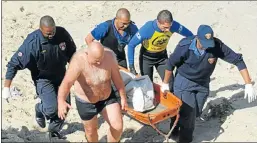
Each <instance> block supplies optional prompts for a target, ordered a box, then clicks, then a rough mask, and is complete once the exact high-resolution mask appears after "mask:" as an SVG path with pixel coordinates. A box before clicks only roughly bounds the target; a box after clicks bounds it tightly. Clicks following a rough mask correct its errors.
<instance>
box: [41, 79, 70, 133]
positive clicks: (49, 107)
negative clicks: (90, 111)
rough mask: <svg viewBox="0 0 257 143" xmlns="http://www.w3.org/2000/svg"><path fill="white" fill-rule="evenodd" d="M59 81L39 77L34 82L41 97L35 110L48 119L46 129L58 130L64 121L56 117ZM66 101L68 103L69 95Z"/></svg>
mask: <svg viewBox="0 0 257 143" xmlns="http://www.w3.org/2000/svg"><path fill="white" fill-rule="evenodd" d="M60 83H61V82H60V81H57V82H54V81H53V80H51V81H50V80H48V79H39V80H37V83H36V91H37V94H38V96H39V98H40V99H41V103H38V104H37V105H36V110H37V111H39V112H41V113H42V114H43V115H44V116H45V117H46V119H47V120H50V123H49V126H48V131H57V132H59V131H60V130H61V128H62V126H63V123H64V120H61V119H60V118H59V117H58V104H57V95H58V88H59V85H60ZM66 102H67V103H69V104H70V95H69V96H68V97H67V100H66Z"/></svg>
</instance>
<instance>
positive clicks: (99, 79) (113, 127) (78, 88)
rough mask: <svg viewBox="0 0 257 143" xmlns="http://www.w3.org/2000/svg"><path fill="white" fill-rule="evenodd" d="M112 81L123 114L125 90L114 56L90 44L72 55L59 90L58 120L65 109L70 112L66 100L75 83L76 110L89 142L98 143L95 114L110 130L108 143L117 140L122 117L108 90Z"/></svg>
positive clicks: (63, 114) (114, 98)
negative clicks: (119, 98) (103, 120)
mask: <svg viewBox="0 0 257 143" xmlns="http://www.w3.org/2000/svg"><path fill="white" fill-rule="evenodd" d="M111 80H112V81H113V83H114V85H115V87H116V88H117V90H118V91H119V95H120V96H121V108H122V110H125V109H126V107H127V99H126V93H125V86H124V83H123V81H122V78H121V75H120V73H119V68H118V63H117V61H116V59H115V55H114V53H113V52H112V51H111V50H108V49H107V48H104V47H103V46H102V45H101V44H100V43H98V42H92V43H90V44H89V47H88V48H87V49H82V50H80V51H78V52H76V53H75V54H74V56H73V58H72V60H71V63H70V65H69V68H68V70H67V72H66V75H65V77H64V79H63V81H62V83H61V86H60V88H59V94H58V116H59V117H60V118H61V119H65V116H66V114H67V109H68V108H71V106H70V105H69V104H68V103H67V102H65V99H66V96H68V94H69V91H70V88H71V86H72V85H73V84H74V83H75V93H76V98H75V99H76V106H77V109H78V113H79V116H80V118H81V119H82V120H83V121H82V122H83V124H84V128H85V136H86V139H87V141H88V142H97V141H98V134H97V129H98V120H97V114H98V113H101V114H102V116H103V117H104V119H105V120H106V121H107V123H108V124H109V126H110V128H109V131H108V135H107V140H108V142H118V141H119V140H120V137H121V134H122V130H123V121H122V114H121V109H120V106H119V103H118V102H117V99H116V96H115V94H114V92H113V90H112V88H111Z"/></svg>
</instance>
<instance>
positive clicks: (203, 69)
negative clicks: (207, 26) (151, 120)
mask: <svg viewBox="0 0 257 143" xmlns="http://www.w3.org/2000/svg"><path fill="white" fill-rule="evenodd" d="M194 39H195V37H194V36H192V37H188V38H184V39H182V40H181V41H180V42H179V44H178V45H177V47H176V48H175V50H174V52H173V53H172V54H171V55H170V57H169V59H168V61H167V63H166V64H167V65H166V67H167V70H169V71H173V70H174V68H175V67H177V72H178V73H179V74H180V75H182V76H184V77H185V78H187V79H189V80H191V81H194V82H196V83H198V84H200V85H206V83H209V82H210V77H211V75H212V73H213V71H214V69H215V66H216V63H217V60H218V58H221V59H222V60H224V61H226V62H228V63H231V64H234V65H236V66H237V68H238V70H242V69H245V68H246V65H245V63H244V60H243V57H242V54H238V53H235V52H234V51H233V50H232V49H230V48H229V47H228V46H227V45H225V44H224V43H223V42H222V41H221V40H219V39H218V38H214V41H215V47H213V48H208V49H206V51H205V53H203V55H198V54H196V53H195V50H194V49H192V48H190V45H191V44H192V42H193V41H194Z"/></svg>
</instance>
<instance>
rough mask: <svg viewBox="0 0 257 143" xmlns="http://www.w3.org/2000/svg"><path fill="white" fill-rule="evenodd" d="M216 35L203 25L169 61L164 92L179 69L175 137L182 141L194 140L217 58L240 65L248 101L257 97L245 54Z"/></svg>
mask: <svg viewBox="0 0 257 143" xmlns="http://www.w3.org/2000/svg"><path fill="white" fill-rule="evenodd" d="M213 35H214V33H213V30H212V28H211V27H210V26H208V25H200V26H199V28H198V31H197V35H196V36H191V37H188V38H184V39H182V40H181V41H180V42H179V43H178V45H177V47H176V48H175V50H174V52H173V54H172V55H171V56H170V57H169V59H168V61H167V66H166V67H167V68H166V70H165V77H164V80H163V85H162V87H161V90H162V91H163V92H164V91H165V90H169V86H168V83H169V80H170V77H171V76H172V73H173V70H174V68H175V67H176V68H177V72H176V75H175V79H174V94H175V95H176V96H177V97H178V98H180V99H181V100H182V101H183V104H182V107H181V109H180V119H179V124H178V126H177V127H176V129H175V130H174V132H173V135H174V136H175V135H179V137H178V139H179V142H186V143H188V142H191V141H192V140H193V131H194V127H195V118H196V117H199V116H200V115H201V113H202V109H203V106H204V103H205V102H206V99H207V97H208V95H209V84H210V77H211V75H212V73H213V71H214V69H215V66H216V63H217V60H218V58H221V59H222V60H224V61H226V62H228V63H231V64H234V65H235V66H237V68H238V70H239V71H240V74H241V75H242V77H243V79H244V82H245V98H246V97H248V101H249V102H252V101H253V100H255V99H256V98H257V97H256V94H255V93H254V90H253V86H252V84H251V79H250V76H249V73H248V70H247V67H246V65H245V62H244V60H243V57H242V54H237V53H235V52H234V51H233V50H232V49H230V48H229V47H228V46H227V45H226V44H224V43H223V42H222V41H221V40H220V39H218V38H216V37H213ZM171 124H173V122H171ZM174 136H173V137H174Z"/></svg>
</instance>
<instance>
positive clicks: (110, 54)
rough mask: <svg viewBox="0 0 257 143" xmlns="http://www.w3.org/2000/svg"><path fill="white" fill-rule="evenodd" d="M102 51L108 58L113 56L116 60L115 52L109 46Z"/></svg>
mask: <svg viewBox="0 0 257 143" xmlns="http://www.w3.org/2000/svg"><path fill="white" fill-rule="evenodd" d="M104 52H105V54H106V55H107V57H108V58H114V59H115V60H116V54H115V53H114V52H113V51H112V50H111V49H109V48H104Z"/></svg>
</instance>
